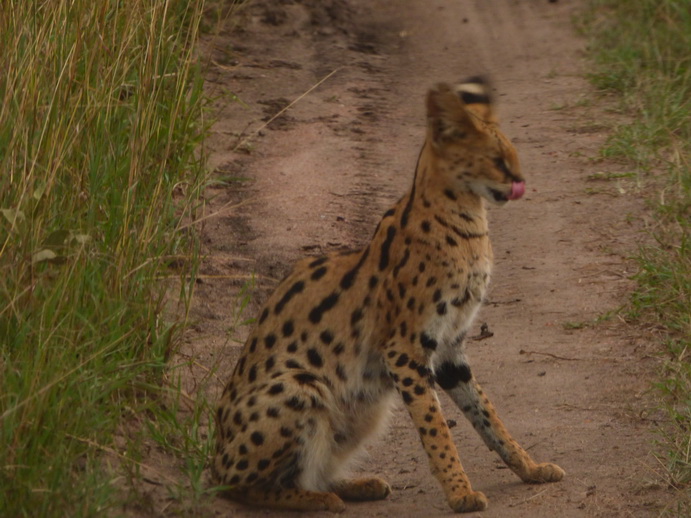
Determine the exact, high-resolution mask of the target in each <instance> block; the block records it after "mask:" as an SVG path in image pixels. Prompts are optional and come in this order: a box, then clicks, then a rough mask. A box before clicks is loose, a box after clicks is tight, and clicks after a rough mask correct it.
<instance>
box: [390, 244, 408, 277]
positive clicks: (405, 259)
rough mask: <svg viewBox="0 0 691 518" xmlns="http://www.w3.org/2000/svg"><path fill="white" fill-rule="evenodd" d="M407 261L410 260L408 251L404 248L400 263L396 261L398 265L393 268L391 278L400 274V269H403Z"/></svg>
mask: <svg viewBox="0 0 691 518" xmlns="http://www.w3.org/2000/svg"><path fill="white" fill-rule="evenodd" d="M408 259H410V250H409V249H408V248H406V249H405V252H403V258H402V259H401V260H400V261H398V264H397V265H396V266H394V269H393V276H394V277H397V276H398V272H400V271H401V268H403V267H404V266H405V265H406V264H407V263H408Z"/></svg>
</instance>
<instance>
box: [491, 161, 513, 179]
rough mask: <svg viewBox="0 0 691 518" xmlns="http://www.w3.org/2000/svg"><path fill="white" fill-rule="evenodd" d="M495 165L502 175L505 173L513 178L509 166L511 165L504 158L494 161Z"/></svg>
mask: <svg viewBox="0 0 691 518" xmlns="http://www.w3.org/2000/svg"><path fill="white" fill-rule="evenodd" d="M494 165H495V166H497V169H499V170H500V171H501V172H502V173H504V174H505V175H506V176H509V177H510V176H512V173H511V167H510V166H509V163H508V162H507V161H506V160H504V159H503V158H502V157H497V158H495V159H494Z"/></svg>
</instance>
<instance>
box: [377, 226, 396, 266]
mask: <svg viewBox="0 0 691 518" xmlns="http://www.w3.org/2000/svg"><path fill="white" fill-rule="evenodd" d="M394 237H396V227H394V226H393V225H391V226H390V227H389V228H387V229H386V239H385V240H384V242H383V243H382V244H381V256H380V257H379V270H385V269H386V267H387V266H389V253H390V251H391V244H392V243H393V240H394Z"/></svg>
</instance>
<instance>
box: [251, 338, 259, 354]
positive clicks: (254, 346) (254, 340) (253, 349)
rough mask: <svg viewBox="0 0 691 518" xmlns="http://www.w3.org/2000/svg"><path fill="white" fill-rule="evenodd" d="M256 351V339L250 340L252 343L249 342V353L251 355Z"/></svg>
mask: <svg viewBox="0 0 691 518" xmlns="http://www.w3.org/2000/svg"><path fill="white" fill-rule="evenodd" d="M256 350H257V339H256V338H252V341H251V342H250V352H251V353H253V352H254V351H256Z"/></svg>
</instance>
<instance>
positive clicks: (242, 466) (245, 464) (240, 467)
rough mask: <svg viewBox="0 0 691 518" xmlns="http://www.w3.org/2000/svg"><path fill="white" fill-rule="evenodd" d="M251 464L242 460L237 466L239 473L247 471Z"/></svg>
mask: <svg viewBox="0 0 691 518" xmlns="http://www.w3.org/2000/svg"><path fill="white" fill-rule="evenodd" d="M249 465H250V463H249V462H248V461H247V459H242V460H241V461H239V462H238V463H237V464H236V465H235V469H237V470H238V471H245V470H246V469H247V468H248V467H249Z"/></svg>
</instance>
